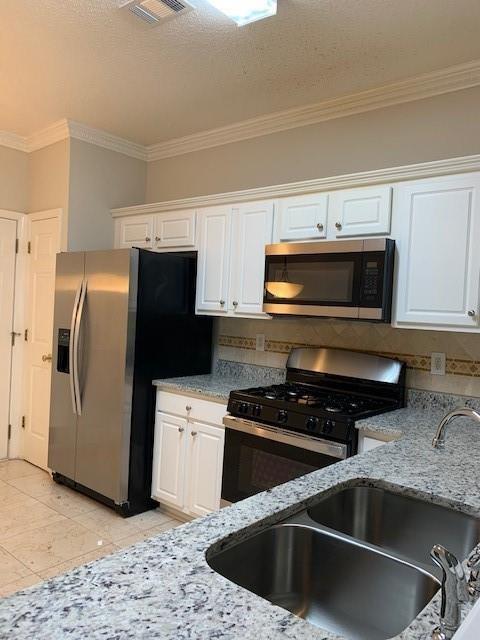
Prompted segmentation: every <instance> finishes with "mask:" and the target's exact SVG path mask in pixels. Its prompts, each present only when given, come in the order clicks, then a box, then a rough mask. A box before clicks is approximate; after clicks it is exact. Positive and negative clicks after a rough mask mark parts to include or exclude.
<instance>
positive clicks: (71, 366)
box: [68, 280, 83, 415]
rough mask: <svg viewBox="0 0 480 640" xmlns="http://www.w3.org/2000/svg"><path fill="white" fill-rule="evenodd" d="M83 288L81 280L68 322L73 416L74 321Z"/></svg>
mask: <svg viewBox="0 0 480 640" xmlns="http://www.w3.org/2000/svg"><path fill="white" fill-rule="evenodd" d="M82 288H83V280H82V282H80V284H79V285H78V287H77V291H76V293H75V300H74V302H73V308H72V319H71V321H70V340H69V344H68V360H69V374H68V377H69V383H70V396H71V399H72V411H73V413H74V414H75V415H78V413H77V397H76V394H75V351H74V340H75V321H76V319H77V314H78V303H79V302H80V295H81V293H82Z"/></svg>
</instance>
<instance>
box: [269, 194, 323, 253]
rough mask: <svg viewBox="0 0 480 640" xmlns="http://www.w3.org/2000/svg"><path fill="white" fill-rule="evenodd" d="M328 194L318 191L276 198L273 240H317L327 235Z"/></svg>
mask: <svg viewBox="0 0 480 640" xmlns="http://www.w3.org/2000/svg"><path fill="white" fill-rule="evenodd" d="M327 206H328V194H326V193H318V194H314V195H306V196H294V197H291V198H281V199H280V200H278V208H277V210H276V212H275V240H274V241H275V242H284V241H288V240H319V239H321V238H325V237H326V235H327Z"/></svg>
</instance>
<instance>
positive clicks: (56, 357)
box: [48, 252, 85, 480]
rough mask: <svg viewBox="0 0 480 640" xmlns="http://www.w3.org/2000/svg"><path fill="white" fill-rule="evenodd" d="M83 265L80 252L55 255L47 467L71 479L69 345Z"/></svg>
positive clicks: (73, 427)
mask: <svg viewBox="0 0 480 640" xmlns="http://www.w3.org/2000/svg"><path fill="white" fill-rule="evenodd" d="M84 264H85V253H84V252H80V253H60V254H58V255H57V267H56V276H55V310H54V319H53V354H52V355H53V361H52V386H51V401H50V435H49V445H48V466H49V467H50V469H52V471H56V472H57V473H61V474H62V475H64V476H66V477H67V478H70V479H72V480H73V479H74V478H75V448H76V438H77V409H76V398H75V384H74V383H75V380H74V362H73V342H74V333H75V323H76V315H77V310H78V303H79V300H80V295H81V290H82V283H83V278H84Z"/></svg>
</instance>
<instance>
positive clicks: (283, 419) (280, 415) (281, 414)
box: [278, 410, 288, 422]
mask: <svg viewBox="0 0 480 640" xmlns="http://www.w3.org/2000/svg"><path fill="white" fill-rule="evenodd" d="M287 420H288V413H287V412H286V411H283V410H280V411H279V412H278V421H279V422H286V421H287Z"/></svg>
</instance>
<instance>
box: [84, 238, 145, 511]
mask: <svg viewBox="0 0 480 640" xmlns="http://www.w3.org/2000/svg"><path fill="white" fill-rule="evenodd" d="M137 282H138V251H136V250H135V249H133V250H129V249H125V250H123V249H120V250H115V251H91V252H88V253H86V254H85V287H86V295H85V300H84V303H83V309H80V311H79V314H80V321H79V327H80V331H79V343H78V353H79V400H78V405H79V406H78V413H79V414H80V415H79V417H78V429H77V450H76V454H77V455H76V473H75V480H76V482H78V483H79V484H81V485H83V486H85V487H88V488H89V489H91V490H93V491H96V492H97V493H99V494H101V495H102V496H105V497H107V498H110V499H111V500H113V501H114V502H115V503H117V504H122V503H123V502H125V501H126V500H127V498H128V465H129V452H130V425H131V406H132V384H133V364H134V345H135V321H136V304H137Z"/></svg>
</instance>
